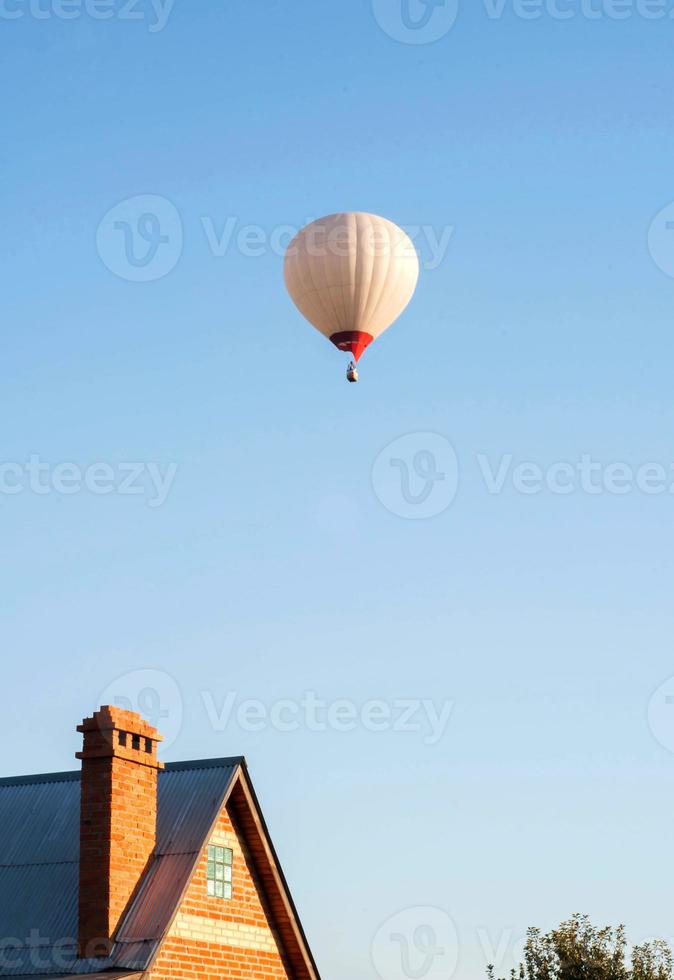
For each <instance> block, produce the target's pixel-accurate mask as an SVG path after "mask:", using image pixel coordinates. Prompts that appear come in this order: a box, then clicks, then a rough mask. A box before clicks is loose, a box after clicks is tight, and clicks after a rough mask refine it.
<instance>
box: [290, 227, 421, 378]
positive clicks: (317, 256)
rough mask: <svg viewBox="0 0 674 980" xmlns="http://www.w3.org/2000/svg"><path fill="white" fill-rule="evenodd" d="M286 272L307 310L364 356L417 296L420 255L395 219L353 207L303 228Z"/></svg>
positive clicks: (343, 345)
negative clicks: (389, 219) (415, 292)
mask: <svg viewBox="0 0 674 980" xmlns="http://www.w3.org/2000/svg"><path fill="white" fill-rule="evenodd" d="M284 275H285V281H286V286H287V288H288V292H289V293H290V297H291V299H292V300H293V302H294V303H295V306H296V307H297V308H298V310H299V311H300V313H302V314H303V316H305V317H306V319H307V320H308V321H309V323H311V324H312V325H313V326H314V327H316V329H317V330H319V331H320V332H321V333H322V334H323V336H325V337H327V338H328V339H329V340H331V341H332V343H333V344H334V345H335V346H336V347H338V348H339V350H343V351H347V352H348V353H350V354H351V356H352V357H353V359H354V361H358V359H359V357H360V356H361V354H362V353H363V351H364V350H365V348H366V347H368V346H369V345H370V344H371V343H372V341H373V340H376V338H377V337H379V336H381V334H383V333H384V331H385V330H387V329H388V328H389V327H390V326H391V324H392V323H393V322H394V321H395V320H397V319H398V317H399V316H400V314H401V313H402V312H403V310H404V309H405V307H406V306H407V304H408V303H409V301H410V300H411V299H412V296H413V295H414V290H415V289H416V285H417V281H418V279H419V259H418V257H417V253H416V251H415V248H414V245H413V244H412V241H411V240H410V238H409V237H408V235H407V234H406V233H405V232H404V231H403V230H402V228H399V227H398V226H397V225H395V224H393V222H392V221H388V220H387V219H386V218H380V217H378V216H377V215H375V214H366V213H364V212H362V211H348V212H342V213H340V214H331V215H329V216H328V217H326V218H319V219H318V221H313V222H312V223H311V224H310V225H307V226H306V227H305V228H303V229H302V230H301V231H300V232H299V234H297V235H296V236H295V238H293V240H292V241H291V243H290V245H289V246H288V249H287V252H286V256H285V265H284ZM356 379H357V373H356ZM350 380H355V379H350Z"/></svg>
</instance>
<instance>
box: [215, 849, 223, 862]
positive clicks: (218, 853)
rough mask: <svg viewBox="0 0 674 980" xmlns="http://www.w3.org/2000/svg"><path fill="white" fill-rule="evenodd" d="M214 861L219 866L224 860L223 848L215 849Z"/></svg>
mask: <svg viewBox="0 0 674 980" xmlns="http://www.w3.org/2000/svg"><path fill="white" fill-rule="evenodd" d="M215 860H216V861H219V862H220V863H221V864H222V863H223V861H224V860H225V849H224V847H216V849H215Z"/></svg>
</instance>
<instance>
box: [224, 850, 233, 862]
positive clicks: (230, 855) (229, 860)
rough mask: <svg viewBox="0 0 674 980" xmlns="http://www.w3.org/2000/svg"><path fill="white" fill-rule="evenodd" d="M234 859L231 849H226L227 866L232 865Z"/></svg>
mask: <svg viewBox="0 0 674 980" xmlns="http://www.w3.org/2000/svg"><path fill="white" fill-rule="evenodd" d="M232 857H233V852H232V850H231V848H229V847H226V848H225V864H231V863H232Z"/></svg>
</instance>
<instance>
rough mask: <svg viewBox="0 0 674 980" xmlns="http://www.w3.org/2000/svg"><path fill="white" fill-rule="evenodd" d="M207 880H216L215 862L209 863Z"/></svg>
mask: <svg viewBox="0 0 674 980" xmlns="http://www.w3.org/2000/svg"><path fill="white" fill-rule="evenodd" d="M206 877H207V878H215V861H209V862H208V870H207V873H206Z"/></svg>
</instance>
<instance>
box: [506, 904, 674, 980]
mask: <svg viewBox="0 0 674 980" xmlns="http://www.w3.org/2000/svg"><path fill="white" fill-rule="evenodd" d="M487 977H488V980H496V978H495V973H494V967H493V966H491V965H490V966H488V967H487ZM511 980H674V958H673V956H672V951H671V949H670V948H669V946H668V945H667V943H665V942H663V941H662V940H660V939H655V940H653V941H651V942H646V943H642V944H641V945H639V946H635V947H634V948H633V949H632V952H631V954H630V953H629V951H628V946H627V939H626V937H625V927H624V926H618V927H617V929H614V928H612V927H611V926H606V927H604V928H602V929H598V928H597V927H596V926H593V925H592V923H591V922H590V920H589V918H588V916H586V915H574V916H572V917H571V918H570V919H568V920H567V921H566V922H562V924H561V925H560V926H559V927H558V928H557V929H552V930H551V931H550V932H546V933H544V932H541V930H540V929H533V928H532V929H528V930H527V941H526V944H525V947H524V962H523V963H520V966H519V968H518V969H517V970H512V971H511Z"/></svg>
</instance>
